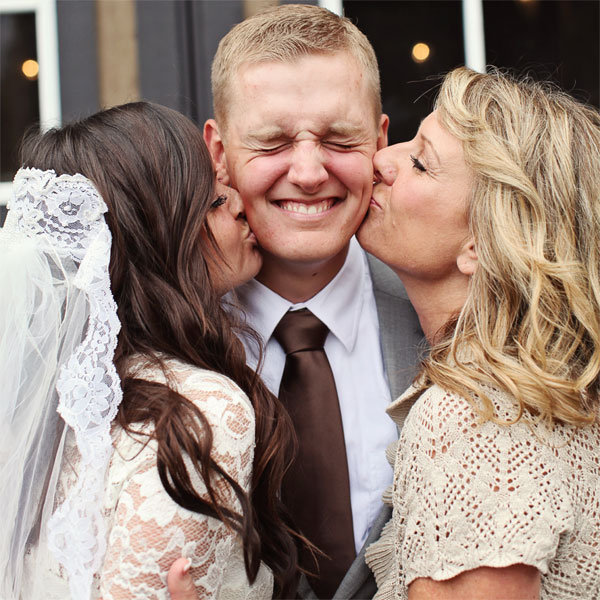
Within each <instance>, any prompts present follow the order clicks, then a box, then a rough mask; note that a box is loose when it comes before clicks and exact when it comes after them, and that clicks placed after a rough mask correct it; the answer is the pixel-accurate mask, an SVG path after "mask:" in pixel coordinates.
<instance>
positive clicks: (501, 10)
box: [0, 0, 600, 223]
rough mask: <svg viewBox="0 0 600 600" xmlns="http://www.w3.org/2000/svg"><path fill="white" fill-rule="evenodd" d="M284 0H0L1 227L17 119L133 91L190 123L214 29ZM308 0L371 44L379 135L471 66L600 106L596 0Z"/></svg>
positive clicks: (201, 102) (205, 100)
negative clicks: (519, 75)
mask: <svg viewBox="0 0 600 600" xmlns="http://www.w3.org/2000/svg"><path fill="white" fill-rule="evenodd" d="M288 1H289V0H0V63H1V81H0V93H1V97H0V118H1V120H0V137H1V140H0V142H1V144H0V163H1V165H0V167H1V169H0V171H1V172H0V223H1V222H2V221H3V218H4V214H5V207H4V206H3V205H4V204H6V201H7V199H8V197H9V194H10V181H11V180H12V177H13V176H14V173H15V171H16V169H17V168H18V164H17V154H16V152H17V148H18V144H19V141H20V139H21V137H22V135H23V133H24V131H25V130H26V129H27V128H29V127H31V126H35V125H36V124H38V123H41V125H42V126H43V127H48V126H52V125H56V124H59V123H61V122H64V121H68V120H72V119H76V118H79V117H83V116H86V115H88V114H90V113H92V112H95V111H97V110H99V109H100V108H105V107H109V106H113V105H115V104H121V103H123V102H128V101H132V100H137V99H140V98H144V99H147V100H152V101H154V102H159V103H161V104H165V105H167V106H170V107H172V108H175V109H177V110H179V111H181V112H183V113H185V114H186V115H188V116H189V117H191V118H192V119H194V120H195V121H197V122H198V123H199V124H202V123H203V121H204V120H205V119H207V118H208V117H210V116H211V113H212V108H211V95H210V64H211V60H212V57H213V55H214V52H215V50H216V47H217V44H218V42H219V40H220V38H221V37H222V36H223V35H224V34H225V33H226V32H227V31H228V30H229V29H230V28H231V26H232V25H233V24H235V23H238V22H239V21H241V20H242V19H244V18H245V17H246V16H248V15H250V14H253V13H254V12H256V11H258V10H262V9H263V8H265V7H267V6H272V5H276V4H279V3H284V2H285V3H287V2H288ZM305 3H306V2H305ZM308 3H310V4H321V5H323V6H325V7H327V8H330V9H331V10H334V11H335V12H338V13H340V12H343V13H344V14H345V15H346V16H347V17H349V18H350V19H351V20H352V21H353V22H354V23H355V24H356V25H357V26H358V27H359V28H360V29H361V30H362V31H363V32H364V33H365V34H366V35H367V37H368V38H369V40H370V41H371V43H372V44H373V46H374V48H375V51H376V52H377V56H378V58H379V62H380V68H381V77H382V92H383V108H384V111H385V112H386V113H388V114H389V115H390V118H391V128H390V143H394V142H397V141H400V140H404V139H408V138H410V137H412V135H414V132H415V131H416V129H417V127H418V124H419V121H420V120H421V119H422V118H423V117H424V116H425V115H426V114H427V112H428V111H429V110H430V107H431V102H432V99H433V96H434V94H435V88H436V86H437V82H438V79H437V78H438V76H439V75H440V74H441V73H443V72H445V71H448V70H449V69H452V68H453V67H455V66H458V65H461V64H465V63H466V64H470V65H473V61H475V62H477V61H483V63H482V64H485V63H487V64H493V65H496V66H499V67H509V68H514V69H516V70H518V71H519V72H529V73H531V74H532V75H534V76H535V77H538V78H545V79H553V80H554V81H556V83H557V84H558V85H560V86H561V87H562V88H563V89H565V90H567V91H569V92H570V93H572V94H573V95H575V96H576V97H577V98H579V99H580V100H583V101H585V102H588V103H591V104H593V105H595V106H597V107H598V106H600V80H599V78H600V2H599V1H598V0H383V1H381V0H346V1H343V0H321V1H320V2H319V1H317V0H311V1H310V2H308ZM473 52H474V54H473ZM469 53H470V55H469ZM469 56H470V58H469ZM473 56H475V58H473Z"/></svg>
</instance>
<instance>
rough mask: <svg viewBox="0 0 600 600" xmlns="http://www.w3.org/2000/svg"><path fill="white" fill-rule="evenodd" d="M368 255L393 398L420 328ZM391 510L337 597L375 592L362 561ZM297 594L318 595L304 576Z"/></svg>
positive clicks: (412, 359) (414, 354)
mask: <svg viewBox="0 0 600 600" xmlns="http://www.w3.org/2000/svg"><path fill="white" fill-rule="evenodd" d="M367 256H368V260H369V269H370V271H371V279H372V281H373V291H374V292H375V302H376V304H377V314H378V316H379V333H380V337H381V348H382V352H383V360H384V363H385V368H386V371H387V376H388V380H389V383H390V392H391V396H392V399H395V398H397V397H398V396H399V395H400V394H401V393H402V392H404V390H406V388H407V387H408V386H409V384H410V383H411V382H412V380H413V378H414V376H415V375H416V374H417V371H418V363H419V357H420V350H422V349H424V348H425V346H424V341H423V332H422V331H421V327H420V325H419V320H418V318H417V314H416V313H415V311H414V309H413V307H412V305H411V303H410V301H409V300H408V296H407V295H406V290H405V289H404V286H403V285H402V282H401V281H400V279H398V276H397V275H396V274H395V273H394V272H393V271H392V270H391V269H390V268H389V267H388V266H386V265H385V264H383V263H382V262H381V261H380V260H378V259H376V258H375V257H374V256H371V255H367ZM409 408H410V406H406V413H408V410H409ZM405 416H406V414H405V415H404V417H405ZM391 512H392V511H391V509H390V508H389V507H388V506H385V505H384V504H383V503H382V505H381V510H380V511H379V514H378V516H377V519H376V520H375V522H374V523H373V527H372V528H371V531H370V533H369V537H368V538H367V541H366V542H365V544H364V546H363V547H362V549H361V551H360V553H359V554H358V556H357V557H356V559H355V560H354V562H353V563H352V565H351V567H350V569H349V570H348V572H347V573H346V576H345V577H344V579H343V580H342V582H341V583H340V586H339V588H338V590H337V591H336V593H335V595H334V598H335V599H336V600H337V599H339V600H349V599H356V600H358V599H362V598H372V597H373V596H374V595H375V592H376V590H377V587H376V585H375V580H374V578H373V573H372V572H371V569H369V567H368V566H367V565H366V563H365V551H366V549H367V547H368V546H369V545H370V544H372V543H373V542H374V541H375V540H377V538H379V534H380V533H381V529H382V528H383V526H384V525H385V524H386V523H387V521H388V520H389V518H390V517H391ZM298 594H299V596H300V597H301V598H306V599H311V598H313V599H314V598H316V597H317V596H316V595H315V593H314V592H313V591H312V589H311V588H310V586H309V584H308V582H307V581H306V579H305V578H304V577H303V578H302V580H301V582H300V588H299V590H298Z"/></svg>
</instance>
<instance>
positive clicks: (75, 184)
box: [6, 168, 122, 599]
mask: <svg viewBox="0 0 600 600" xmlns="http://www.w3.org/2000/svg"><path fill="white" fill-rule="evenodd" d="M14 190H15V191H14V196H13V198H12V199H11V201H10V202H9V209H10V210H9V215H10V219H7V223H6V227H13V228H14V229H15V230H18V231H19V233H21V234H24V235H26V236H27V237H31V238H34V239H35V241H36V242H37V243H38V244H39V245H40V248H41V249H42V250H43V251H46V252H48V253H49V254H50V253H53V254H54V255H57V256H59V257H60V262H59V263H58V264H61V265H62V264H63V262H62V261H63V260H64V259H65V258H66V259H67V260H69V259H72V260H74V261H75V263H76V264H78V265H79V268H78V269H77V271H76V273H75V275H74V277H73V278H72V280H71V281H70V284H71V285H72V286H74V287H75V288H77V289H79V290H81V292H83V294H84V295H85V298H86V300H87V303H88V311H89V312H88V317H87V322H86V323H83V324H82V332H83V333H82V336H81V337H82V339H81V342H80V343H79V344H78V345H77V346H76V348H75V351H74V352H73V353H72V354H71V356H70V357H69V358H68V360H67V361H66V363H64V364H63V365H62V366H61V368H60V371H59V375H58V379H57V384H56V389H57V391H58V397H59V400H58V409H57V410H58V412H59V414H60V415H61V417H62V418H63V419H64V421H65V423H66V424H67V425H68V426H69V427H71V428H72V429H73V431H74V433H75V439H76V443H77V448H78V451H79V453H80V463H79V478H78V482H77V484H76V486H75V487H74V489H72V490H71V491H70V492H69V494H68V495H67V498H66V499H65V501H64V502H63V504H62V505H60V506H58V507H57V508H56V510H55V511H54V514H53V515H52V516H51V517H50V519H49V521H48V530H47V535H48V545H49V547H50V550H51V551H52V552H53V554H54V555H55V556H56V558H57V560H58V561H59V562H60V563H61V564H62V565H63V566H64V568H65V570H66V571H67V573H68V578H69V586H70V590H71V595H72V597H73V598H77V599H80V598H89V596H90V590H91V585H92V579H93V576H94V573H95V572H96V571H98V570H99V568H100V566H101V564H102V560H103V557H104V553H105V550H106V533H105V525H104V521H103V518H102V513H101V510H102V498H103V495H104V479H105V475H106V469H107V466H108V463H109V460H110V456H111V438H110V425H111V422H112V420H113V419H114V418H115V416H116V413H117V409H118V406H119V403H120V402H121V399H122V391H121V387H120V381H119V377H118V375H117V372H116V369H115V367H114V364H113V358H114V351H115V348H116V344H117V335H118V333H119V330H120V323H119V320H118V318H117V305H116V303H115V301H114V299H113V297H112V295H111V291H110V279H109V262H110V254H111V234H110V231H109V229H108V226H107V225H106V222H105V220H104V217H103V213H105V212H106V211H107V207H106V204H105V203H104V201H103V200H102V198H101V196H100V194H99V193H98V191H97V190H96V188H95V187H94V186H93V184H92V183H91V182H90V181H89V179H87V178H85V177H83V176H82V175H79V174H77V175H61V176H57V175H56V173H55V172H54V171H51V170H50V171H40V170H38V169H28V168H27V169H20V170H19V172H18V173H17V175H16V177H15V180H14ZM11 213H12V215H11ZM67 276H68V274H67V273H66V272H65V281H66V278H67Z"/></svg>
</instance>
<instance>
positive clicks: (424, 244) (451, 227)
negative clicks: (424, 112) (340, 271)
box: [357, 112, 472, 279]
mask: <svg viewBox="0 0 600 600" xmlns="http://www.w3.org/2000/svg"><path fill="white" fill-rule="evenodd" d="M374 166H375V173H376V178H377V180H378V183H377V185H375V187H374V189H373V197H372V199H371V204H370V207H369V212H368V214H367V217H366V219H365V221H364V223H363V224H362V226H361V228H360V229H359V231H358V234H357V235H358V240H359V242H360V243H361V245H362V246H363V248H365V249H366V250H367V251H369V252H371V253H372V254H374V255H375V256H376V257H378V258H380V259H381V260H382V261H383V262H385V263H387V264H388V265H390V266H391V267H392V268H393V269H394V270H395V271H396V272H397V273H398V274H400V275H401V276H403V274H405V275H406V276H410V277H416V278H428V279H433V278H436V277H437V278H439V277H444V276H446V275H448V274H450V273H452V272H453V271H455V270H456V269H457V265H456V260H457V257H458V255H459V253H460V251H461V248H462V247H463V246H464V244H465V243H466V242H467V241H468V240H469V239H470V234H469V227H468V221H467V202H468V198H469V194H470V191H471V187H472V174H471V171H470V169H469V167H468V166H467V164H466V163H465V160H464V155H463V150H462V144H461V143H460V142H459V140H457V139H456V138H455V137H453V136H452V135H451V134H450V133H448V132H447V131H446V130H445V129H444V128H443V127H442V126H441V125H440V124H439V122H438V119H437V116H436V113H435V112H433V113H431V114H430V115H429V116H428V117H427V118H426V119H425V120H424V121H423V122H422V123H421V126H420V127H419V131H418V132H417V135H416V136H415V137H414V139H412V140H410V141H409V142H405V143H402V144H395V145H394V146H389V147H387V148H384V149H382V150H379V151H378V152H377V153H376V154H375V157H374Z"/></svg>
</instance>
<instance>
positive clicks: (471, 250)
mask: <svg viewBox="0 0 600 600" xmlns="http://www.w3.org/2000/svg"><path fill="white" fill-rule="evenodd" d="M478 262H479V261H478V258H477V252H476V251H475V242H474V240H473V238H469V240H468V241H467V242H465V244H464V245H463V247H462V248H461V250H460V253H459V255H458V256H457V257H456V265H457V267H458V270H459V271H460V272H461V273H462V274H463V275H468V276H469V277H470V276H471V275H473V273H475V270H476V269H477V264H478Z"/></svg>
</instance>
